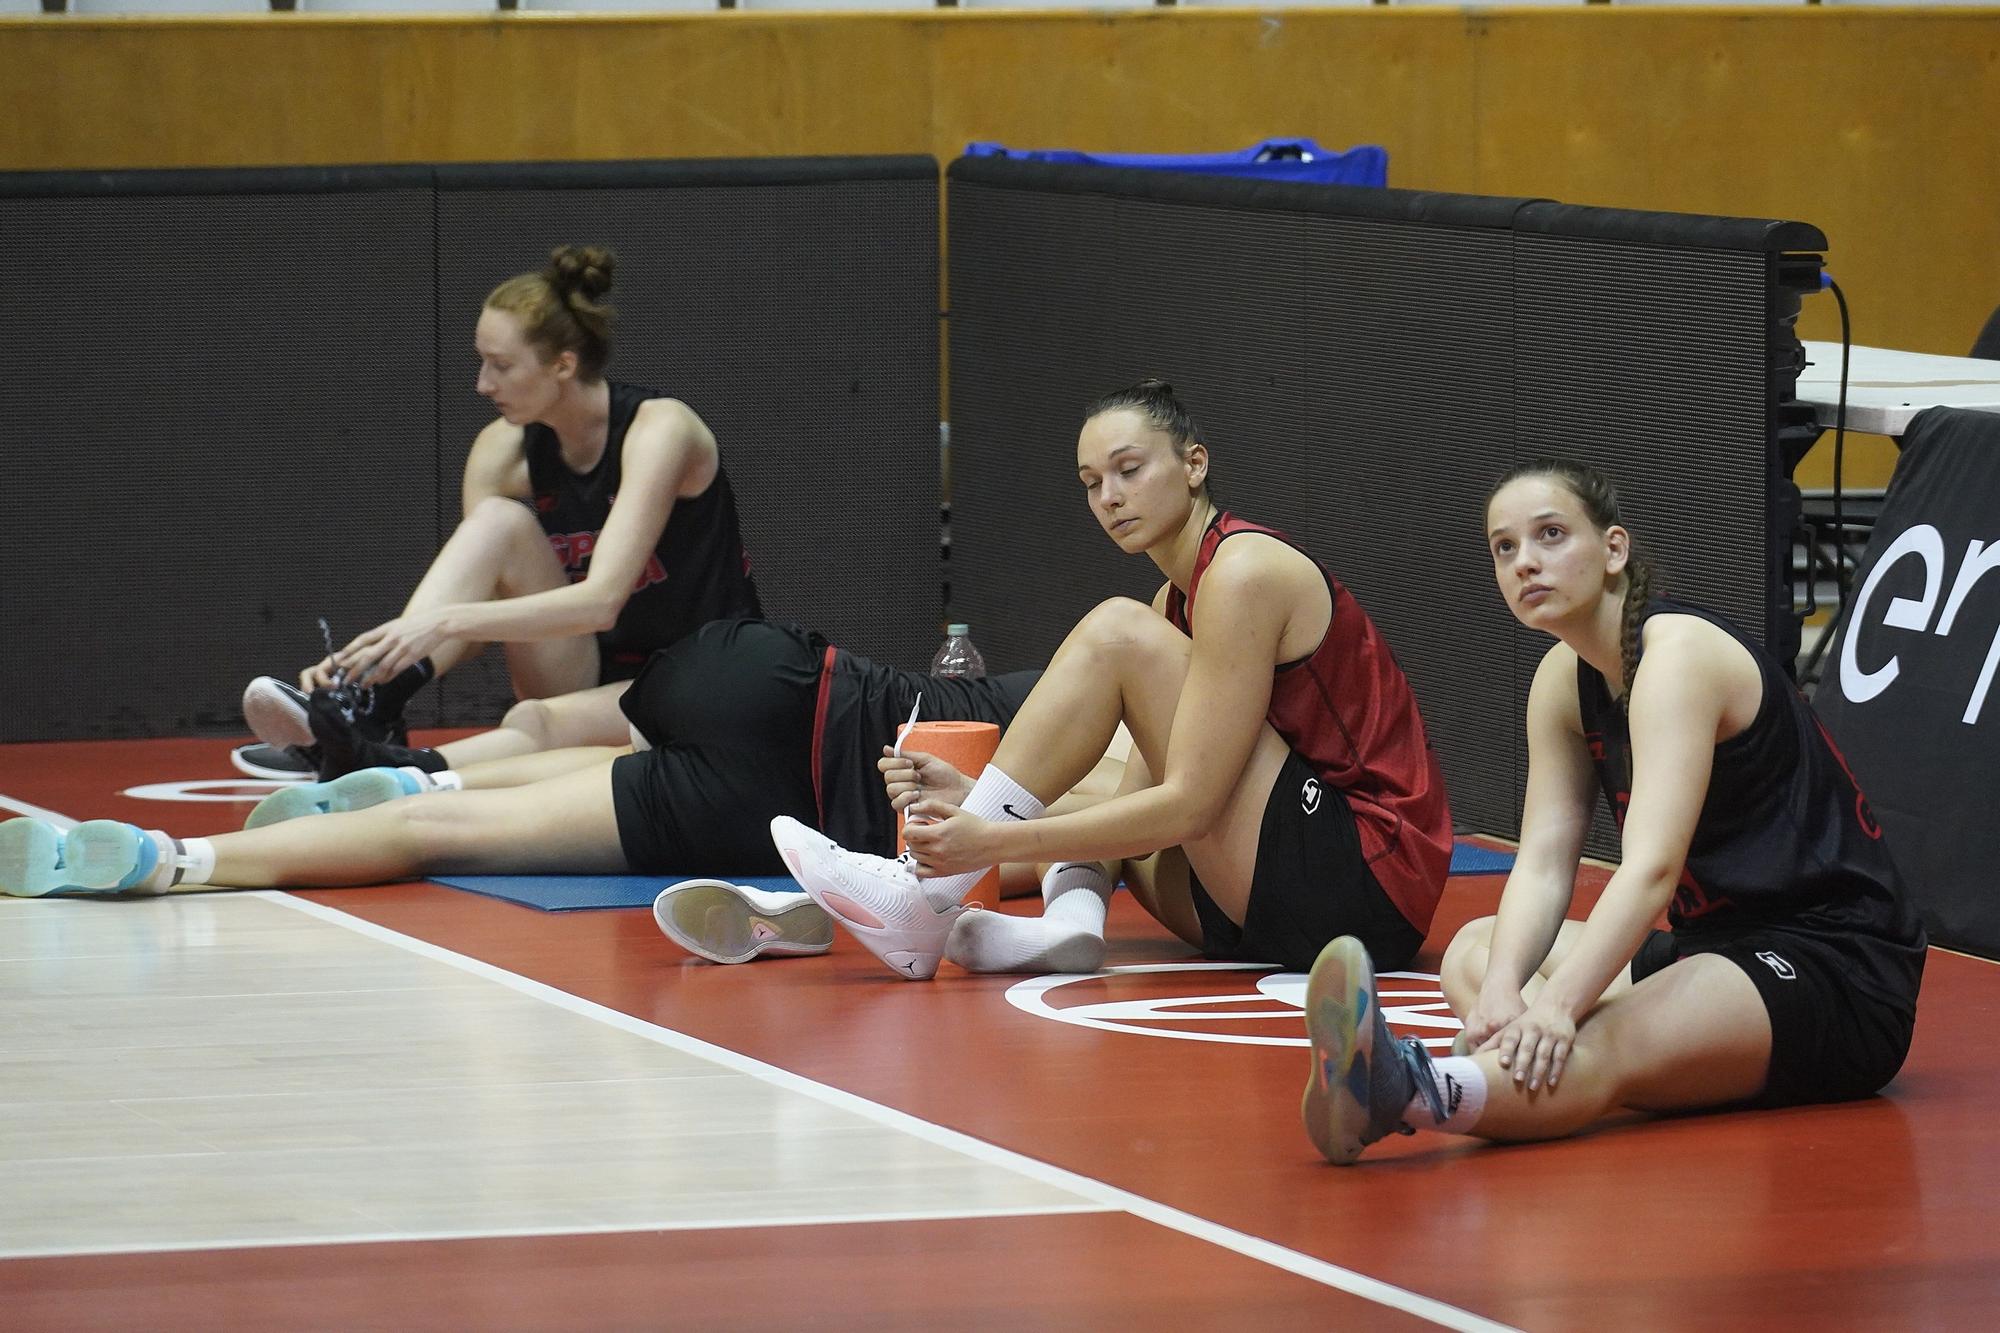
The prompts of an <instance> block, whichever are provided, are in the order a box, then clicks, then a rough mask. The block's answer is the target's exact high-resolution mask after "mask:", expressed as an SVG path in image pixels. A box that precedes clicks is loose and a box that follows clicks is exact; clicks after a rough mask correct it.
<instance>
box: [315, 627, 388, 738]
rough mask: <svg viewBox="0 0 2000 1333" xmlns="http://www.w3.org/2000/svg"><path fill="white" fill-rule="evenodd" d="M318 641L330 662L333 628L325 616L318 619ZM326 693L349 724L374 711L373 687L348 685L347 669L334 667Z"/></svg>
mask: <svg viewBox="0 0 2000 1333" xmlns="http://www.w3.org/2000/svg"><path fill="white" fill-rule="evenodd" d="M319 639H320V642H321V643H323V644H325V645H326V655H327V657H328V659H329V660H330V659H331V658H332V657H333V627H332V626H331V625H329V624H327V623H326V617H325V616H321V617H320V618H319ZM326 693H327V697H328V698H330V699H332V700H333V702H334V705H335V706H336V707H337V708H339V709H340V713H341V716H342V717H344V718H346V719H347V720H348V721H349V722H352V721H354V720H355V719H356V718H358V717H361V716H362V715H363V714H366V713H372V712H374V711H375V687H374V686H372V685H354V684H349V683H348V679H347V668H346V667H344V666H339V665H335V667H334V668H333V687H332V688H331V689H329V690H328V691H327V692H326Z"/></svg>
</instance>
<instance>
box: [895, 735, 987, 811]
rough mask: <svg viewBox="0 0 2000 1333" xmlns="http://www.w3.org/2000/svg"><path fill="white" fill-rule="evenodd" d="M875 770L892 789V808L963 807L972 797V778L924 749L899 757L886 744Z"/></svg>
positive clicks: (907, 752)
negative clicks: (921, 805)
mask: <svg viewBox="0 0 2000 1333" xmlns="http://www.w3.org/2000/svg"><path fill="white" fill-rule="evenodd" d="M875 767H876V768H878V769H880V770H881V772H882V785H883V786H884V787H886V788H888V790H889V806H890V808H891V809H895V810H901V809H902V808H903V807H904V806H907V805H910V804H912V803H913V802H916V801H923V800H935V801H942V802H944V803H945V804H947V805H952V806H960V805H964V804H965V798H966V797H967V796H970V795H971V794H972V779H971V778H968V777H966V776H965V774H963V773H961V772H959V771H958V770H957V769H955V768H953V767H952V766H951V765H950V764H948V763H946V762H945V761H944V760H942V759H940V758H938V757H937V756H936V755H934V754H925V753H924V752H923V751H921V750H905V751H904V752H903V753H902V754H901V755H898V754H897V753H896V751H895V747H893V746H889V745H885V746H883V747H882V757H881V758H880V759H878V760H876V761H875Z"/></svg>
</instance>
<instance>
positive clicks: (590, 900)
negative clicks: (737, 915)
mask: <svg viewBox="0 0 2000 1333" xmlns="http://www.w3.org/2000/svg"><path fill="white" fill-rule="evenodd" d="M695 878H698V877H697V876H694V875H453V876H450V877H449V878H446V879H434V880H432V881H431V882H432V883H433V884H443V885H446V886H448V887H450V888H454V889H464V890H465V891H466V892H467V893H483V894H485V895H486V896H487V897H488V898H504V899H506V900H507V901H508V902H510V903H520V904H521V905H522V906H523V907H539V908H541V909H542V910H543V911H544V912H576V911H581V910H584V909H586V908H592V907H651V906H652V905H653V899H655V898H657V897H659V896H660V890H661V889H664V888H666V887H667V885H669V884H673V883H676V882H678V881H680V880H684V879H695ZM725 878H727V879H728V880H729V882H730V883H732V884H747V885H749V886H750V887H751V888H753V889H765V890H768V891H770V892H772V893H803V892H805V890H803V889H801V888H800V887H799V886H798V884H797V882H796V881H794V880H793V879H792V877H791V876H789V875H729V876H726V877H725Z"/></svg>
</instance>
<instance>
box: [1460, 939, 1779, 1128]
mask: <svg viewBox="0 0 2000 1333" xmlns="http://www.w3.org/2000/svg"><path fill="white" fill-rule="evenodd" d="M1473 1059H1474V1060H1475V1061H1476V1062H1477V1063H1478V1065H1479V1066H1480V1069H1481V1071H1482V1072H1483V1073H1484V1074H1485V1075H1486V1087H1487V1100H1486V1109H1485V1110H1484V1112H1483V1113H1482V1114H1481V1115H1480V1117H1479V1120H1478V1122H1477V1123H1476V1124H1474V1125H1473V1126H1472V1127H1471V1130H1470V1132H1471V1133H1473V1134H1475V1135H1477V1136H1479V1137H1480V1138H1484V1139H1495V1140H1502V1141H1517V1140H1530V1139H1552V1138H1561V1137H1562V1136H1563V1135H1566V1134H1574V1133H1575V1132H1576V1131H1578V1130H1580V1129H1582V1128H1584V1127H1585V1126H1586V1125H1588V1124H1590V1123H1591V1122H1592V1121H1594V1120H1596V1119H1597V1118H1598V1117H1600V1116H1602V1115H1603V1114H1604V1113H1605V1112H1607V1111H1611V1110H1615V1109H1618V1108H1620V1107H1624V1108H1628V1109H1630V1110H1635V1111H1678V1110H1695V1109H1698V1108H1701V1107H1708V1106H1721V1105H1725V1104H1727V1103H1729V1102H1735V1101H1742V1100H1744V1099H1745V1098H1749V1097H1753V1096H1755V1095H1756V1094H1757V1093H1758V1092H1759V1091H1761V1090H1762V1089H1763V1087H1764V1080H1765V1077H1766V1074H1767V1072H1768V1070H1769V1067H1770V1062H1771V1020H1770V1014H1769V1012H1768V1011H1767V1010H1766V1009H1765V1008H1764V1000H1763V997H1762V996H1760V995H1759V994H1758V993H1757V987H1756V985H1755V984H1754V983H1753V982H1752V981H1751V980H1750V978H1749V977H1747V976H1745V975H1744V973H1743V969H1742V968H1740V967H1738V966H1736V964H1734V963H1732V962H1730V961H1729V960H1728V959H1726V958H1722V957H1719V956H1717V955H1715V954H1695V955H1692V956H1690V957H1687V958H1683V959H1681V960H1680V961H1679V962H1677V963H1674V964H1672V965H1670V966H1668V967H1665V968H1662V969H1661V970H1660V971H1658V972H1655V973H1654V974H1653V975H1651V976H1649V977H1647V978H1646V979H1645V980H1644V981H1641V982H1639V983H1638V984H1636V985H1632V986H1629V987H1628V988H1627V989H1626V990H1624V991H1623V992H1622V993H1620V994H1617V995H1612V994H1610V993H1609V992H1607V993H1606V998H1605V999H1604V1000H1603V1001H1602V1002H1601V1003H1599V1005H1598V1006H1597V1008H1596V1009H1594V1010H1592V1011H1591V1012H1590V1014H1589V1015H1588V1016H1587V1017H1585V1019H1584V1021H1583V1022H1582V1023H1581V1024H1580V1025H1579V1026H1578V1027H1577V1033H1576V1045H1575V1046H1574V1047H1573V1048H1572V1049H1571V1051H1570V1056H1569V1060H1568V1062H1567V1063H1566V1064H1565V1065H1564V1067H1563V1073H1562V1080H1561V1082H1560V1083H1557V1084H1553V1085H1544V1086H1543V1087H1540V1088H1537V1089H1534V1090H1532V1091H1531V1090H1529V1088H1528V1086H1527V1084H1526V1083H1525V1082H1517V1081H1515V1079H1514V1077H1513V1073H1512V1071H1510V1070H1507V1069H1503V1068H1502V1067H1501V1065H1500V1058H1499V1056H1498V1055H1497V1054H1496V1053H1494V1052H1491V1051H1488V1052H1486V1053H1485V1054H1482V1055H1478V1056H1474V1057H1473Z"/></svg>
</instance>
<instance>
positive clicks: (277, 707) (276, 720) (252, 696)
mask: <svg viewBox="0 0 2000 1333" xmlns="http://www.w3.org/2000/svg"><path fill="white" fill-rule="evenodd" d="M308 706H309V701H308V700H307V698H306V695H305V692H304V691H303V690H300V689H298V688H297V687H295V686H291V685H287V684H285V682H284V681H282V680H279V679H278V678H277V677H275V676H259V677H257V679H255V680H253V681H251V682H250V683H249V684H248V685H246V686H244V687H243V720H244V721H245V722H246V723H248V724H249V726H250V731H251V734H253V735H254V736H256V737H257V739H258V740H260V741H262V742H264V744H266V745H275V746H278V747H279V748H280V749H282V748H284V747H285V746H288V745H297V746H301V747H303V746H309V745H313V744H316V743H317V742H316V741H315V739H314V737H313V734H312V727H311V725H310V724H308V722H307V721H306V718H307V716H308Z"/></svg>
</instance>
